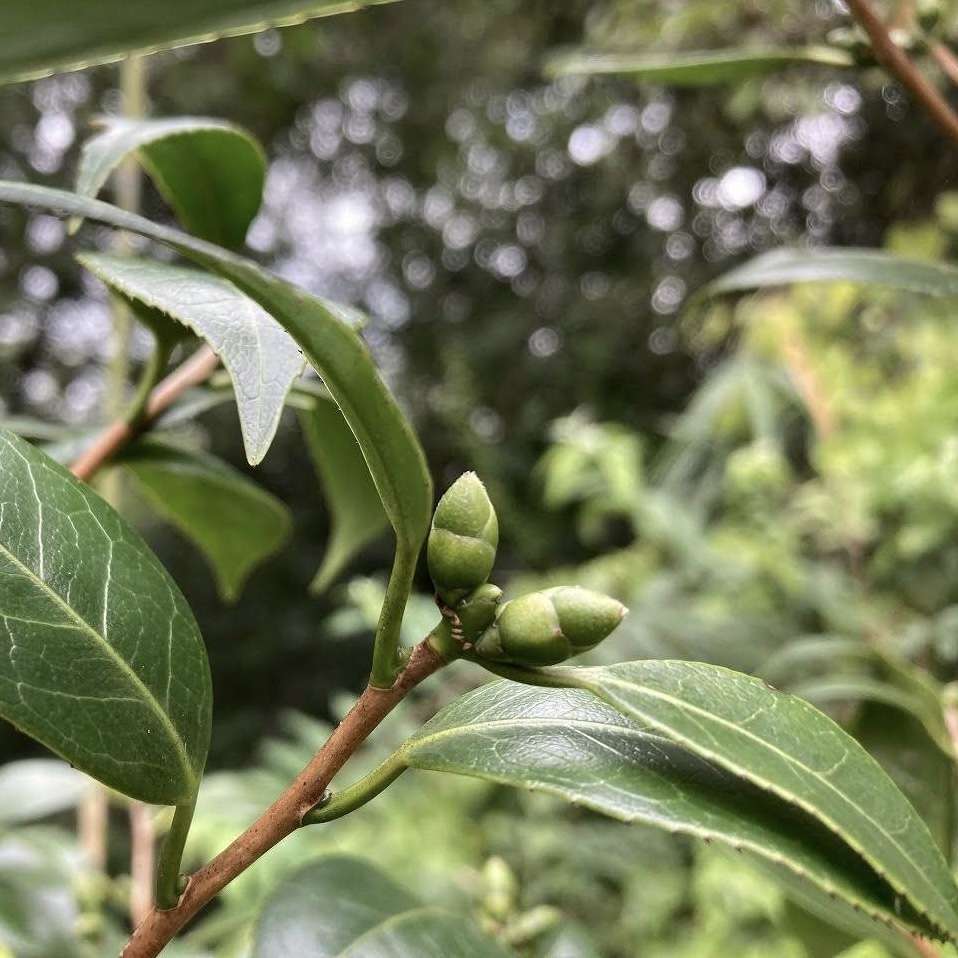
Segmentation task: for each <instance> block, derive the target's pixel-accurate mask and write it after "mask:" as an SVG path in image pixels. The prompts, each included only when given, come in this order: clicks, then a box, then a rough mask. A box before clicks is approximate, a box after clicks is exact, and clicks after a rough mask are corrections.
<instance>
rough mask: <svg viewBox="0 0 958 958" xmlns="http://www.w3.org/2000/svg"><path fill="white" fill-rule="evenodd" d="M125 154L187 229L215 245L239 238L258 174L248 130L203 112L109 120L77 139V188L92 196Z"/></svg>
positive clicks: (258, 157)
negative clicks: (136, 162) (137, 164)
mask: <svg viewBox="0 0 958 958" xmlns="http://www.w3.org/2000/svg"><path fill="white" fill-rule="evenodd" d="M130 155H134V156H136V157H137V159H138V160H139V161H140V163H141V164H142V165H143V168H144V169H145V170H146V172H147V173H148V174H149V175H150V178H151V179H152V180H153V182H154V183H155V184H156V187H157V189H158V190H159V191H160V193H161V194H162V195H163V197H164V198H165V199H166V201H167V202H168V203H169V204H170V206H172V207H173V209H174V211H175V212H176V216H177V218H178V219H179V221H180V223H181V224H182V225H183V226H184V227H185V228H186V229H187V230H188V231H189V232H190V233H193V234H195V235H196V236H200V237H202V238H203V239H206V240H209V241H210V242H211V243H219V244H220V245H221V246H228V247H236V246H241V245H242V244H243V240H244V239H245V238H246V231H247V230H248V229H249V225H250V223H251V222H252V221H253V217H254V216H256V213H257V211H258V210H259V206H260V202H261V201H262V197H263V182H264V180H265V178H266V157H265V155H264V153H263V150H262V147H260V145H259V143H258V142H257V141H256V140H255V139H254V138H253V137H252V136H250V134H249V133H247V132H246V131H245V130H243V129H242V128H240V127H238V126H234V125H233V124H232V123H226V122H224V121H223V120H210V119H206V118H205V117H176V118H173V119H164V120H122V119H118V120H112V121H110V123H109V125H108V126H107V128H106V129H105V130H104V131H103V132H102V133H99V134H97V135H96V136H94V137H92V138H91V139H89V140H88V141H87V142H86V143H85V144H84V145H83V151H82V153H81V154H80V165H79V169H78V171H77V181H76V191H77V193H79V194H80V195H81V196H89V197H95V196H96V195H97V194H98V193H99V192H100V190H101V189H102V188H103V185H104V184H105V183H106V181H107V179H108V178H109V176H110V174H111V173H112V172H113V171H114V170H115V169H116V168H117V167H118V166H119V165H120V164H121V163H122V162H123V160H124V159H126V158H127V157H128V156H130Z"/></svg>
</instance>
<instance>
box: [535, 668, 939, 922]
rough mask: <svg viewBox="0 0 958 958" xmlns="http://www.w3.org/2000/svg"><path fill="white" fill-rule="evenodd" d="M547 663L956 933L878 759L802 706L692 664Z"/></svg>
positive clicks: (920, 836) (913, 825)
mask: <svg viewBox="0 0 958 958" xmlns="http://www.w3.org/2000/svg"><path fill="white" fill-rule="evenodd" d="M548 671H549V674H550V675H555V676H559V675H563V673H564V674H565V678H564V679H563V681H569V682H574V684H575V685H576V686H577V687H579V688H585V689H588V690H589V691H592V692H594V693H595V694H596V695H597V696H599V697H600V698H601V699H603V701H605V702H608V703H609V704H610V705H612V706H613V707H614V708H616V709H618V710H619V711H621V712H622V713H623V714H625V715H628V716H629V717H630V718H633V719H635V720H636V721H638V722H642V723H647V724H648V725H649V726H651V727H652V728H653V729H655V730H657V731H659V732H660V733H662V734H663V735H665V736H667V737H668V738H669V739H671V740H673V741H675V742H676V743H678V744H680V745H682V746H684V747H685V748H687V749H689V750H691V751H692V752H694V753H695V754H697V755H699V756H701V757H702V758H704V759H706V760H708V761H710V762H713V763H714V764H716V765H719V766H720V767H722V768H724V769H726V770H727V771H729V772H731V773H732V774H733V775H735V776H737V777H739V778H742V779H744V780H745V781H748V782H750V783H752V784H753V785H755V786H756V787H758V788H760V789H764V790H767V791H769V792H771V793H772V794H773V795H775V796H777V797H778V798H779V799H781V800H782V801H783V802H785V803H787V804H789V805H791V806H793V807H795V808H796V809H797V810H801V811H802V812H803V813H804V814H806V815H808V816H810V817H811V818H812V819H814V820H815V821H817V822H819V823H820V824H821V825H823V826H824V827H825V828H827V829H828V830H829V831H831V832H832V833H833V834H834V835H835V836H836V838H839V839H840V840H841V841H843V842H844V843H845V844H846V845H848V846H849V847H850V848H851V849H853V850H854V851H855V852H856V853H857V854H858V855H860V856H861V857H862V858H863V859H864V860H865V861H866V862H867V863H868V864H869V866H870V867H871V868H872V869H874V870H875V872H877V873H878V874H879V875H881V876H882V878H883V879H884V880H885V881H886V882H887V883H888V884H889V885H890V886H891V887H892V888H894V890H895V892H896V893H897V894H898V895H899V896H901V901H902V902H903V903H905V904H907V906H909V907H910V908H911V909H913V910H914V912H915V913H916V915H917V916H920V918H921V920H922V921H923V922H925V923H927V924H928V925H929V926H931V928H933V929H934V930H935V931H936V932H937V933H939V934H941V935H945V936H949V937H953V938H954V937H958V887H956V886H955V882H954V879H953V878H952V876H951V872H950V870H949V868H948V865H947V864H946V862H945V860H944V859H943V858H942V856H941V853H940V852H939V851H938V848H937V847H936V845H935V843H934V840H933V839H932V836H931V834H930V833H929V831H928V828H927V826H926V825H925V823H924V822H923V821H922V819H921V818H920V817H919V816H918V814H917V813H916V812H915V809H914V808H913V806H912V805H911V804H910V803H909V802H908V800H907V799H906V798H905V797H904V795H902V793H901V792H900V791H899V790H898V788H896V787H895V785H894V783H893V782H892V781H891V779H890V778H889V777H888V775H887V774H886V773H885V772H884V771H883V770H882V768H881V767H880V766H879V765H878V763H877V762H876V761H875V760H874V759H873V758H872V757H871V756H870V755H868V753H867V752H865V750H864V749H862V748H861V746H860V745H859V744H858V743H857V742H856V741H855V740H854V739H853V738H851V736H849V735H847V734H846V733H845V732H843V731H842V730H841V728H839V727H838V726H837V725H836V724H835V723H834V722H832V721H831V719H829V718H828V717H827V716H825V715H823V714H822V713H821V712H819V711H818V710H817V709H815V708H813V707H812V706H811V705H809V704H808V703H807V702H804V701H803V700H802V699H799V698H796V697H794V696H791V695H787V694H785V693H783V692H779V691H777V690H776V689H773V688H770V687H769V686H768V685H766V684H765V683H764V682H762V681H761V680H760V679H755V678H751V677H749V676H745V675H742V674H740V673H738V672H732V671H730V670H728V669H723V668H720V667H718V666H713V665H705V664H702V663H699V662H668V661H645V662H627V663H623V664H621V665H614V666H609V667H605V668H593V669H567V670H548Z"/></svg>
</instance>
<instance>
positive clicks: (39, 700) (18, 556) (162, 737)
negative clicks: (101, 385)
mask: <svg viewBox="0 0 958 958" xmlns="http://www.w3.org/2000/svg"><path fill="white" fill-rule="evenodd" d="M0 572H2V574H3V579H4V588H3V591H2V593H0V622H2V625H3V629H2V631H0V716H3V718H5V719H7V720H8V721H10V722H12V723H13V724H14V725H16V726H17V727H18V728H20V729H22V730H23V731H24V732H26V733H27V734H28V735H32V736H33V737H34V738H36V739H38V740H39V741H40V742H42V743H43V744H44V745H46V746H47V747H48V748H50V749H52V750H53V751H54V752H56V753H57V754H58V755H60V756H61V757H62V758H64V759H66V760H67V761H68V762H70V764H71V765H75V766H76V767H77V768H79V769H81V770H82V771H84V772H87V773H88V774H89V775H92V776H93V777H94V778H97V779H99V780H100V781H101V782H103V783H104V784H106V785H108V786H110V787H111V788H113V789H116V790H117V791H118V792H122V793H124V794H125V795H129V796H131V797H132V798H138V799H141V800H142V801H145V802H153V803H155V804H161V805H177V804H186V803H188V802H190V801H191V800H192V798H193V796H194V795H195V793H196V790H197V787H198V785H199V780H200V776H201V775H202V772H203V766H204V764H205V763H206V751H207V748H208V745H209V736H210V710H211V704H212V689H211V684H210V672H209V665H208V663H207V661H206V650H205V649H204V647H203V640H202V638H201V637H200V632H199V629H198V628H197V625H196V622H195V620H194V619H193V614H192V612H191V611H190V609H189V606H188V605H187V604H186V600H185V599H184V598H183V596H182V595H181V594H180V591H179V589H178V588H177V587H176V584H175V583H174V582H173V580H172V579H171V578H170V576H169V574H168V573H167V572H166V570H165V569H164V568H163V567H162V566H161V565H160V563H159V561H158V560H157V558H156V557H155V556H154V555H153V553H152V552H151V551H150V550H149V548H148V547H147V545H146V543H145V542H143V540H142V539H141V538H140V536H139V535H137V534H136V533H135V532H134V531H133V530H132V529H131V528H130V527H129V526H128V525H127V524H126V522H125V521H124V520H123V519H122V518H121V517H120V516H119V515H117V513H116V512H114V511H113V509H111V508H110V506H109V505H107V504H106V503H105V502H104V501H103V500H102V499H100V498H99V497H98V496H97V495H96V494H95V493H94V492H93V491H92V490H91V489H89V487H87V486H86V485H84V484H83V483H81V482H79V481H78V480H76V479H74V478H73V476H71V475H70V474H69V473H68V472H67V471H66V470H64V469H63V468H62V467H61V466H59V465H57V464H56V463H55V462H53V460H52V459H50V458H49V457H47V456H46V455H44V454H43V453H42V452H41V451H40V450H39V449H36V448H35V447H33V446H30V445H29V444H28V443H26V442H24V441H23V440H22V439H19V438H17V437H16V436H14V435H13V434H12V433H8V432H5V431H0Z"/></svg>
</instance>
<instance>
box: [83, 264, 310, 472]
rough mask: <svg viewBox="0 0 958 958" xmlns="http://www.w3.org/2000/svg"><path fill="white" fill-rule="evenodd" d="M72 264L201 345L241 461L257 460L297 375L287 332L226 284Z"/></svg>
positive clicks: (180, 272) (133, 267) (206, 276)
mask: <svg viewBox="0 0 958 958" xmlns="http://www.w3.org/2000/svg"><path fill="white" fill-rule="evenodd" d="M77 259H78V260H79V261H80V262H81V263H82V264H83V265H84V266H85V267H86V268H87V269H88V270H90V272H92V273H93V274H94V275H95V276H97V277H98V278H99V279H101V280H103V282H104V283H106V284H107V286H108V287H109V288H110V289H111V290H112V291H113V292H114V293H116V294H117V295H119V296H121V297H123V298H125V299H128V300H133V301H135V302H137V303H142V304H144V305H145V306H147V307H149V308H150V309H153V310H158V311H159V312H161V313H162V314H164V315H165V316H169V317H170V318H171V319H174V320H176V322H178V323H182V324H183V325H184V326H186V327H187V328H189V329H191V330H193V332H195V333H196V334H197V335H198V336H201V337H202V338H203V339H205V340H206V342H207V343H209V345H210V347H211V348H212V349H213V351H214V352H215V353H216V354H217V356H219V357H220V359H221V360H222V361H223V365H224V366H225V367H226V369H227V371H228V372H229V374H230V378H231V379H232V381H233V390H234V392H235V394H236V408H237V411H238V413H239V418H240V428H241V429H242V432H243V445H244V447H245V449H246V458H247V459H248V460H249V462H250V464H251V465H256V464H257V463H258V462H261V461H262V459H263V457H264V456H265V455H266V453H267V451H268V450H269V447H270V443H272V441H273V437H274V436H275V435H276V430H277V428H278V427H279V419H280V416H281V415H282V412H283V404H284V403H285V401H286V394H287V393H288V392H289V388H290V386H291V385H292V383H293V381H294V380H295V379H296V378H297V377H298V376H299V375H300V373H301V372H302V371H303V356H302V353H301V352H300V350H299V348H298V347H297V345H296V343H295V342H294V341H293V339H292V338H291V337H290V335H289V333H287V332H286V330H285V329H283V327H282V326H280V324H279V323H277V322H276V320H275V319H273V317H272V316H270V315H269V313H267V312H266V310H264V309H263V308H262V307H261V306H260V305H259V304H257V303H256V302H255V301H254V300H252V299H250V298H249V297H248V296H244V295H243V293H241V292H240V291H239V290H238V289H237V288H236V287H235V286H234V285H233V284H232V283H231V282H229V281H228V280H225V279H221V278H219V277H218V276H213V275H211V274H210V273H207V272H205V271H202V270H196V269H190V268H187V267H183V266H172V265H170V264H168V263H158V262H155V261H154V260H146V259H134V258H131V257H124V256H112V255H109V254H106V253H84V254H81V255H80V256H78V257H77Z"/></svg>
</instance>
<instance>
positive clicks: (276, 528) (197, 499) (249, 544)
mask: <svg viewBox="0 0 958 958" xmlns="http://www.w3.org/2000/svg"><path fill="white" fill-rule="evenodd" d="M119 461H120V465H121V467H122V469H123V470H124V472H127V473H129V474H130V475H131V476H133V478H134V479H135V481H136V484H137V486H138V488H139V489H140V491H141V492H142V493H143V495H144V497H145V498H146V500H147V502H148V503H149V504H150V505H151V506H152V507H153V508H154V509H155V510H156V511H157V513H159V515H161V516H163V518H165V519H167V520H169V521H170V522H171V523H172V524H173V525H174V526H175V527H176V528H177V529H179V531H180V532H181V533H182V534H183V535H184V536H186V537H187V538H188V539H190V540H191V541H192V542H193V543H194V544H195V545H196V546H197V547H198V548H199V549H200V551H201V552H202V553H203V555H204V556H206V558H207V560H208V561H209V564H210V566H211V568H212V569H213V572H214V574H215V576H216V583H217V587H218V589H219V593H220V595H221V596H222V597H223V599H224V600H226V601H227V602H233V601H235V600H236V599H237V598H238V597H239V594H240V592H241V591H242V589H243V585H244V583H245V582H246V580H247V578H248V577H249V575H250V573H252V571H253V570H254V569H255V568H256V567H257V566H259V565H261V564H262V563H263V562H264V561H265V560H266V559H268V558H269V557H270V556H271V555H274V554H275V553H276V552H278V551H279V549H280V548H281V547H282V546H283V544H284V543H285V542H286V540H287V539H288V538H289V533H290V530H291V528H292V520H291V518H290V514H289V510H288V509H287V508H286V506H284V505H283V503H282V502H280V501H279V499H277V498H276V497H275V496H272V495H270V494H269V493H268V492H266V491H265V490H264V489H261V488H260V487H259V486H257V485H255V484H254V483H252V482H250V481H249V480H248V479H247V478H246V477H245V476H243V475H242V474H241V473H239V472H237V471H236V470H235V469H233V468H232V466H229V465H227V464H226V463H225V462H223V461H222V460H221V459H216V458H215V457H213V456H209V455H206V454H205V453H201V452H196V451H191V450H186V449H181V448H178V447H176V446H171V445H168V444H165V443H162V442H159V441H157V440H150V441H148V442H140V443H137V444H136V445H135V446H133V447H131V448H130V449H129V450H128V451H127V452H125V453H124V454H123V456H122V457H121V459H120V460H119Z"/></svg>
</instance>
